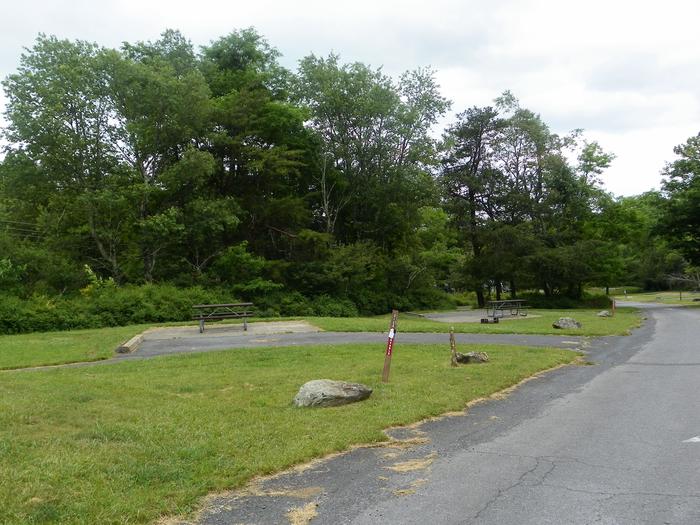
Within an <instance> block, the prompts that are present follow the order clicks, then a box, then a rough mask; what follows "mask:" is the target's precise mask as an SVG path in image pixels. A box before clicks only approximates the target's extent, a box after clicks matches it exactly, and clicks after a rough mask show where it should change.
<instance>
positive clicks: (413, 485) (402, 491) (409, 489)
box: [394, 478, 428, 496]
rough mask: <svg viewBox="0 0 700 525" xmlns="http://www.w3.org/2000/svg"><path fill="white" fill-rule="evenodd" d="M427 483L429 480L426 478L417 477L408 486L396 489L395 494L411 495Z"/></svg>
mask: <svg viewBox="0 0 700 525" xmlns="http://www.w3.org/2000/svg"><path fill="white" fill-rule="evenodd" d="M426 483H428V480H427V479H425V478H421V479H417V480H415V481H414V482H413V483H411V484H410V485H409V486H408V487H406V488H403V489H397V490H395V491H394V496H410V495H411V494H415V493H416V489H417V488H418V487H421V486H422V485H425V484H426Z"/></svg>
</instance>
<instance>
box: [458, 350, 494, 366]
mask: <svg viewBox="0 0 700 525" xmlns="http://www.w3.org/2000/svg"><path fill="white" fill-rule="evenodd" d="M455 360H456V361H457V362H458V363H462V364H469V363H488V362H489V356H488V354H487V353H486V352H468V353H466V354H462V353H460V352H457V353H455Z"/></svg>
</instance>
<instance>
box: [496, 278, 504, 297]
mask: <svg viewBox="0 0 700 525" xmlns="http://www.w3.org/2000/svg"><path fill="white" fill-rule="evenodd" d="M501 293H503V284H502V283H501V281H496V301H500V300H501Z"/></svg>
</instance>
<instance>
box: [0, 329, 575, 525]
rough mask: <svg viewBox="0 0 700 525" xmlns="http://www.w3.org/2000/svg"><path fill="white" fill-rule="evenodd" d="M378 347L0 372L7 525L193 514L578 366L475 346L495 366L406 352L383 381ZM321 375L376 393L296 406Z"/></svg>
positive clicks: (533, 352) (0, 461)
mask: <svg viewBox="0 0 700 525" xmlns="http://www.w3.org/2000/svg"><path fill="white" fill-rule="evenodd" d="M115 337H116V335H115ZM120 337H122V336H121V335H120ZM459 349H460V351H467V350H470V349H471V348H469V347H468V346H467V345H460V348H459ZM383 350H384V345H383V344H374V345H372V344H370V345H342V346H334V347H330V346H319V347H307V348H303V347H292V348H280V349H271V348H263V349H253V350H229V351H220V352H211V353H206V354H196V355H192V354H191V355H179V356H170V357H164V358H157V359H152V360H146V361H140V362H122V363H117V364H112V365H107V366H96V367H90V368H80V369H76V368H64V369H51V370H44V371H28V372H27V371H25V372H21V371H6V372H1V373H0V473H2V475H0V502H1V504H0V523H3V524H27V523H70V524H95V523H100V524H108V523H148V522H152V521H153V520H155V519H157V518H158V517H159V516H163V515H172V514H181V513H188V512H190V511H192V510H193V509H195V508H196V507H197V504H198V501H199V499H200V498H201V497H202V496H204V495H205V494H207V493H209V492H212V491H218V490H222V489H225V488H230V487H236V486H240V485H242V484H244V483H245V482H246V481H247V480H248V479H250V478H251V477H252V476H254V475H256V474H267V473H271V472H273V471H278V470H280V469H283V468H285V467H288V466H290V465H292V464H295V463H299V462H303V461H305V460H308V459H310V458H313V457H317V456H321V455H324V454H326V453H329V452H332V451H338V450H343V449H345V448H347V447H348V446H349V445H350V444H353V443H362V442H374V441H380V440H383V439H385V436H384V434H383V433H382V432H381V430H382V429H384V428H386V427H388V426H391V425H399V424H405V423H410V422H413V421H416V420H419V419H422V418H425V417H427V416H431V415H437V414H440V413H443V412H446V411H450V410H457V409H461V408H462V407H463V406H464V404H465V403H466V402H468V401H470V400H472V399H475V398H479V397H483V396H487V395H489V394H491V393H493V392H495V391H498V390H501V389H503V388H505V387H507V386H509V385H512V384H514V383H517V382H518V381H520V380H521V379H523V378H525V377H527V376H530V375H532V374H533V373H535V372H537V371H540V370H543V369H547V368H550V367H552V366H555V365H558V364H561V363H568V362H570V361H571V360H572V359H574V357H575V354H574V353H572V352H568V351H565V350H554V349H536V348H523V347H509V346H496V345H493V346H489V345H479V350H486V351H487V352H488V353H489V354H490V356H491V359H492V361H491V362H490V363H487V364H483V365H473V366H468V367H460V368H456V369H453V368H450V366H449V346H448V345H402V344H398V345H397V346H396V353H395V356H394V361H393V363H392V375H391V383H390V384H388V385H384V384H382V383H381V382H380V381H379V376H380V373H381V367H382V363H383ZM314 378H331V379H346V380H351V381H360V382H363V383H366V384H369V385H370V386H372V387H373V388H374V389H375V391H374V393H373V394H372V396H371V397H370V399H369V400H367V401H364V402H362V403H358V404H354V405H348V406H344V407H335V408H329V409H298V408H295V407H293V406H292V405H291V400H292V398H293V396H294V394H295V393H296V391H297V389H298V387H299V386H300V385H301V384H302V383H304V382H305V381H307V380H310V379H314Z"/></svg>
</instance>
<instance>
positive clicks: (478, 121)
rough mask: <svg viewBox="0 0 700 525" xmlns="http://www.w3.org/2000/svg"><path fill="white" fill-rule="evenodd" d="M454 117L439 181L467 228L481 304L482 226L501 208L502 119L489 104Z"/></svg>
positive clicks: (462, 226)
mask: <svg viewBox="0 0 700 525" xmlns="http://www.w3.org/2000/svg"><path fill="white" fill-rule="evenodd" d="M457 119H458V120H457V123H456V124H454V125H452V126H451V127H450V128H448V131H447V136H446V139H445V141H446V144H447V153H446V154H445V156H444V157H443V161H442V164H443V171H442V175H441V181H442V185H443V187H444V188H445V191H446V193H447V197H448V199H449V202H450V203H451V206H452V209H453V211H454V213H455V215H456V218H457V221H458V224H459V225H460V226H461V228H462V229H463V230H466V232H467V238H468V242H469V246H470V249H471V255H472V257H473V260H474V261H475V264H474V265H473V266H472V272H471V273H472V274H474V275H475V277H477V280H476V282H475V283H474V287H475V291H476V294H477V301H478V304H479V306H484V292H483V285H482V283H483V275H480V273H481V272H479V271H478V267H479V265H480V264H481V262H480V257H481V252H482V248H483V244H484V240H483V239H482V228H483V225H484V223H485V222H486V221H487V220H493V219H494V218H495V216H496V213H497V211H496V210H497V209H498V208H500V203H499V202H498V201H499V196H500V195H501V194H502V193H503V191H502V188H503V177H502V174H501V172H500V171H499V170H498V169H496V167H495V147H496V142H497V140H498V139H499V136H500V133H501V132H502V130H503V127H504V122H503V120H502V119H500V118H499V117H498V112H497V111H496V110H494V109H493V108H491V107H484V108H477V107H474V108H471V109H468V110H467V111H464V112H463V113H460V114H459V115H457Z"/></svg>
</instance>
